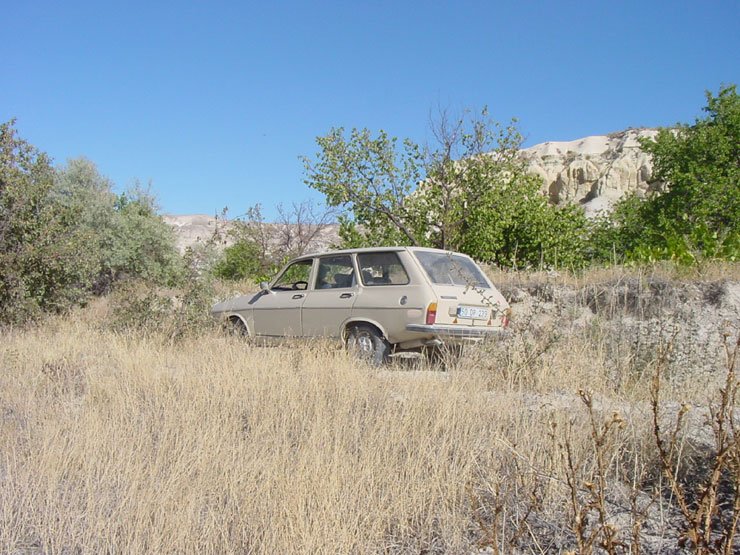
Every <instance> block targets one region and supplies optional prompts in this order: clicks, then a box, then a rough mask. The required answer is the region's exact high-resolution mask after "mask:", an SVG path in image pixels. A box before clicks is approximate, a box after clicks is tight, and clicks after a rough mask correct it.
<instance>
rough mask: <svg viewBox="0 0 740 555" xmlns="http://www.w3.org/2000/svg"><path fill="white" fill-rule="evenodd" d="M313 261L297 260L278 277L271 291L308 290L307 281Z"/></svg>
mask: <svg viewBox="0 0 740 555" xmlns="http://www.w3.org/2000/svg"><path fill="white" fill-rule="evenodd" d="M312 264H313V260H311V259H310V258H309V259H308V260H299V261H298V262H294V263H293V264H291V265H290V266H288V267H287V268H285V271H284V272H283V273H282V274H281V275H280V277H279V278H278V280H277V281H276V282H275V285H273V286H272V289H273V290H275V291H295V290H296V289H308V279H309V277H310V276H311V265H312Z"/></svg>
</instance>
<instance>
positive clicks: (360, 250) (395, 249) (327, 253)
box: [293, 246, 467, 260]
mask: <svg viewBox="0 0 740 555" xmlns="http://www.w3.org/2000/svg"><path fill="white" fill-rule="evenodd" d="M388 251H391V252H400V251H423V252H438V253H441V254H447V253H453V254H460V255H462V256H467V255H466V254H463V253H459V252H455V251H450V250H444V249H433V248H430V247H398V246H395V247H362V248H356V249H341V250H329V251H324V252H313V253H310V254H304V255H302V256H297V257H296V258H294V259H293V260H305V259H307V258H316V257H317V256H332V255H336V254H362V253H372V252H388Z"/></svg>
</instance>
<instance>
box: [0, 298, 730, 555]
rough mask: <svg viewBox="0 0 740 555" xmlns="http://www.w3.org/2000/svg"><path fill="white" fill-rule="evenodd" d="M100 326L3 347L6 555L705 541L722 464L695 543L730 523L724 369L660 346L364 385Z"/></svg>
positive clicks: (561, 352) (16, 333) (650, 547)
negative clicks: (644, 353)
mask: <svg viewBox="0 0 740 555" xmlns="http://www.w3.org/2000/svg"><path fill="white" fill-rule="evenodd" d="M106 310H107V309H106V307H105V306H104V303H103V304H101V303H98V304H97V305H93V306H91V307H88V308H86V309H84V310H81V311H79V312H77V313H74V314H71V315H68V316H64V317H58V318H51V319H49V320H48V321H46V322H45V323H44V324H43V325H41V326H38V327H35V328H32V329H27V330H6V331H4V332H2V342H1V343H0V364H1V365H2V371H1V372H0V552H2V553H37V552H38V553H41V552H43V553H108V552H110V553H195V552H197V553H475V552H478V551H479V550H487V551H488V552H504V553H508V552H512V551H519V552H535V553H549V552H558V551H564V550H579V551H582V552H589V551H591V550H596V551H598V550H603V551H606V552H614V553H618V552H631V553H637V552H654V551H657V550H661V549H666V550H669V549H674V548H675V547H676V546H677V544H678V542H679V540H680V538H681V537H682V536H683V537H685V538H688V539H687V540H686V541H688V542H689V543H688V544H687V545H692V544H691V542H692V541H693V542H694V544H700V543H701V541H702V539H701V533H702V532H703V530H704V529H702V528H701V526H695V525H692V524H690V523H688V520H687V516H691V515H698V516H697V518H698V519H699V520H700V521H701V519H702V518H704V516H703V515H704V513H702V512H701V511H702V508H701V507H702V506H703V505H702V503H703V497H702V495H701V491H702V489H701V488H702V487H703V485H705V484H709V485H710V486H711V484H712V483H713V482H711V480H713V476H714V469H715V468H716V467H717V464H716V463H717V460H718V458H719V453H720V450H721V449H723V448H724V447H727V449H725V451H726V452H727V456H726V457H725V458H724V459H723V460H722V461H720V462H721V465H720V467H719V471H718V473H719V477H718V479H717V481H716V483H714V487H715V490H716V491H715V493H714V498H713V500H712V503H714V504H713V505H712V507H710V509H707V511H708V512H707V514H708V515H709V517H708V518H705V520H706V521H707V523H708V526H709V528H710V530H709V532H708V534H709V535H708V536H707V537H710V539H711V540H712V541H714V540H716V539H719V540H720V541H721V538H722V534H723V533H724V534H725V535H726V536H727V535H728V532H727V530H729V529H730V528H728V527H729V526H731V524H732V522H733V519H735V520H734V522H736V521H737V513H738V508H739V507H738V501H737V496H736V495H735V494H736V492H737V488H738V483H739V481H740V480H739V476H740V474H738V472H739V470H738V468H739V467H740V464H739V463H740V461H738V454H740V449H739V448H738V445H737V438H736V436H735V435H734V434H735V427H734V422H735V421H734V416H733V413H734V411H735V410H736V409H737V406H736V405H737V403H736V399H735V397H734V390H735V389H736V387H737V380H736V378H735V376H734V367H733V366H732V365H733V362H730V363H729V364H728V363H727V362H724V363H723V364H722V365H719V366H718V367H717V368H716V369H715V371H714V372H712V373H710V374H706V375H704V377H703V378H702V379H701V380H697V379H696V376H693V377H692V375H691V374H690V373H688V374H686V373H683V374H680V373H672V372H671V371H670V368H669V367H668V366H667V364H666V362H665V361H666V357H665V356H664V354H665V353H666V352H667V351H668V350H669V349H670V348H671V347H672V345H671V344H670V341H667V342H666V343H665V344H661V345H657V346H656V347H655V349H654V351H653V355H654V356H653V357H651V358H649V359H647V360H646V359H645V358H644V357H643V358H641V359H639V360H638V359H637V358H636V357H631V356H629V353H630V352H631V351H630V345H623V349H622V350H619V349H615V348H614V343H615V341H618V339H615V337H614V334H613V333H612V332H611V331H610V330H609V329H606V328H601V327H599V325H598V324H597V323H592V324H590V325H588V326H586V327H585V328H579V329H575V328H573V329H571V330H570V331H569V332H568V333H562V329H561V327H560V326H559V324H558V322H555V323H551V324H550V325H549V326H540V328H538V329H539V330H540V331H539V332H538V333H530V330H527V329H526V328H525V327H524V326H520V327H519V328H517V327H516V325H515V328H514V333H513V335H512V337H511V338H510V339H509V340H507V341H506V342H504V343H500V344H491V345H484V346H482V347H481V348H478V349H475V350H472V351H471V352H469V353H468V354H467V355H466V356H465V357H463V358H462V359H461V360H460V361H459V362H458V363H457V364H454V365H453V366H452V367H451V368H450V369H449V371H447V372H442V371H439V370H438V369H435V368H429V367H425V366H421V365H414V364H396V365H394V366H391V367H389V368H383V369H374V368H370V367H367V366H364V365H360V364H358V363H357V362H356V361H354V360H352V359H351V358H349V357H348V356H347V355H346V354H345V353H344V352H343V351H342V350H340V349H337V348H335V347H334V346H331V345H327V344H323V343H314V344H311V345H307V346H301V347H278V348H264V347H258V346H253V345H250V344H248V343H246V342H245V341H243V340H240V339H238V338H231V337H226V336H223V335H221V334H219V333H217V332H215V331H203V332H202V333H198V334H195V335H192V334H191V335H189V336H187V337H185V338H183V339H180V340H178V341H170V340H167V339H164V338H162V337H161V336H159V335H157V334H152V335H148V334H142V333H135V332H120V331H118V332H114V331H111V329H110V328H109V326H107V325H105V324H104V323H102V322H103V321H104V320H105V315H106V314H107V312H106ZM728 340H729V341H732V340H734V337H733V338H729V339H728ZM729 347H730V351H731V350H732V348H733V344H730V345H729ZM615 353H618V354H615ZM728 369H729V373H728ZM656 377H658V378H660V380H659V381H656ZM721 390H724V392H725V393H724V394H723V393H721ZM723 399H724V400H723ZM712 402H713V403H714V404H711V403H712ZM723 403H724V404H723ZM710 406H713V407H714V409H715V413H714V414H710V411H709V407H710ZM689 409H690V410H689ZM656 411H657V416H656V415H655V412H656ZM718 411H719V412H718ZM721 411H724V412H722V414H723V415H724V416H723V418H724V420H721V421H720V423H721V424H722V425H723V428H722V430H720V432H717V430H716V427H717V422H718V420H717V416H716V415H717V414H720V412H721ZM677 421H680V423H679V425H678V426H677V427H676V428H675V429H676V430H677V431H676V433H675V434H672V433H671V431H672V430H673V429H674V425H675V423H676V422H677ZM656 423H657V424H658V426H659V429H658V431H657V432H656V430H655V425H656ZM712 423H714V425H712ZM718 433H720V434H721V433H724V434H725V436H723V437H724V439H722V438H720V436H719V435H718ZM656 437H657V438H661V439H662V440H663V450H664V451H665V455H666V456H665V457H663V459H665V460H663V459H662V458H661V456H662V453H661V450H660V449H659V446H660V445H659V444H658V443H657V442H656ZM718 438H719V439H718ZM720 439H722V441H724V442H725V443H719V441H720ZM733 457H734V458H733ZM673 482H675V483H673ZM710 489H711V488H710ZM682 492H683V493H682ZM682 495H683V497H684V498H685V499H684V500H683V501H684V505H685V508H684V507H682V506H681V503H682V499H681V496H682ZM733 503H735V506H734V512H733ZM684 509H685V510H684ZM686 511H688V515H687V514H684V513H686ZM692 530H694V532H693V533H694V534H695V535H694V536H691V533H692ZM723 530H724V532H723ZM733 533H734V532H733ZM696 534H699V536H696ZM691 538H694V539H693V540H692V539H691ZM717 545H718V546H719V548H720V549H724V550H725V552H727V553H730V552H731V551H732V549H733V544H732V541H725V543H724V544H722V543H719V544H717Z"/></svg>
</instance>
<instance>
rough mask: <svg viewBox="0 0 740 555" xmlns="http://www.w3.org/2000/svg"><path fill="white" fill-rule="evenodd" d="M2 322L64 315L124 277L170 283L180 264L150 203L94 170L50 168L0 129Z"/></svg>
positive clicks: (73, 165) (75, 164)
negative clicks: (121, 191) (115, 186)
mask: <svg viewBox="0 0 740 555" xmlns="http://www.w3.org/2000/svg"><path fill="white" fill-rule="evenodd" d="M0 268H2V272H0V322H10V323H20V322H23V321H25V320H28V319H33V318H35V317H37V316H39V315H40V314H41V313H42V312H44V311H57V312H58V311H63V310H66V309H68V308H70V307H72V306H74V305H75V304H79V303H81V302H84V301H85V300H86V299H87V298H88V297H89V295H90V294H92V293H93V292H101V291H105V290H107V289H108V288H109V287H110V285H111V284H112V283H113V282H114V281H116V280H118V279H121V278H122V277H126V276H129V277H141V278H144V279H148V280H151V281H153V282H155V283H174V282H175V281H176V280H177V279H178V278H179V277H180V276H182V262H181V258H180V256H179V254H178V253H177V251H176V249H175V243H174V234H173V232H172V230H171V229H170V228H169V226H167V225H166V224H165V222H164V221H163V220H162V219H161V218H160V217H159V216H158V215H157V213H156V208H155V205H154V202H153V199H152V197H151V196H150V195H148V194H147V193H145V192H143V191H141V190H138V189H134V190H133V191H131V192H128V193H125V194H123V195H120V196H118V195H116V194H114V193H113V192H112V184H111V183H110V181H109V180H108V179H106V178H105V177H103V176H101V175H100V174H99V172H98V171H97V168H96V167H95V165H94V164H93V163H92V162H90V161H88V160H85V159H78V160H71V161H70V162H69V163H68V164H67V165H66V166H65V167H63V168H61V169H59V170H55V169H54V168H53V167H52V165H51V161H50V159H49V158H48V156H46V155H45V154H43V153H41V152H39V151H38V150H37V149H36V148H35V147H33V146H32V145H30V144H29V143H27V142H26V141H24V140H23V139H21V138H19V137H18V135H17V132H16V130H15V129H14V122H9V123H5V124H2V125H1V126H0Z"/></svg>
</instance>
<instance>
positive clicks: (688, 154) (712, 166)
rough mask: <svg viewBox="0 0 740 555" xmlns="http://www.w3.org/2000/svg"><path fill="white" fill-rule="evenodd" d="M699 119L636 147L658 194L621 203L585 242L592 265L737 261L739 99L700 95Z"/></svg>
mask: <svg viewBox="0 0 740 555" xmlns="http://www.w3.org/2000/svg"><path fill="white" fill-rule="evenodd" d="M704 111H705V112H706V113H707V116H706V117H705V118H703V119H697V120H696V122H695V123H694V124H693V125H685V124H679V125H678V126H677V127H676V128H675V129H663V130H661V131H660V132H659V134H658V135H657V137H656V138H655V140H646V141H643V143H642V146H643V148H644V149H645V150H646V151H647V152H649V153H650V154H651V156H652V159H653V164H654V168H653V177H654V179H655V180H657V181H660V182H662V183H663V184H664V191H662V192H658V193H656V194H653V195H652V196H650V197H648V198H647V199H645V200H640V199H637V198H635V197H631V198H628V199H625V200H623V201H621V202H620V203H619V204H618V205H617V207H616V210H615V211H614V212H613V213H612V215H611V216H610V217H609V218H607V219H602V220H601V221H600V222H598V223H597V225H596V226H595V229H594V234H593V235H592V244H593V245H594V248H593V251H594V258H595V259H596V260H610V259H611V258H612V256H608V257H607V253H608V252H609V251H611V252H613V253H622V255H623V257H624V258H625V259H626V260H636V261H652V260H660V259H672V260H674V261H676V262H678V263H680V264H694V263H697V262H699V261H701V260H704V259H714V258H719V259H725V260H738V259H740V100H738V95H737V91H736V87H735V86H734V85H732V86H726V87H722V88H721V89H720V91H719V94H718V95H717V96H714V95H712V93H710V92H708V93H707V106H706V107H705V108H704Z"/></svg>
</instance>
